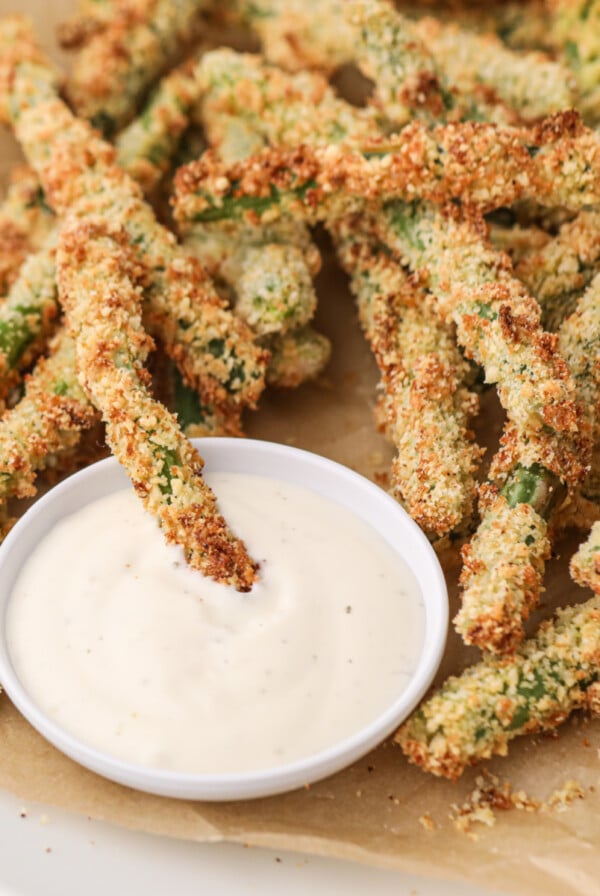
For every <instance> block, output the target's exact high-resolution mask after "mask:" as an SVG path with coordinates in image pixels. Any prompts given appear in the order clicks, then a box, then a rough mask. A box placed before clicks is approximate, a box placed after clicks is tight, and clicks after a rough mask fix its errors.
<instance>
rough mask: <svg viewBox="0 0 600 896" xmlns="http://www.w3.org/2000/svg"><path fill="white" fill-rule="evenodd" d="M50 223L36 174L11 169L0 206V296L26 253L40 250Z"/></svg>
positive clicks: (13, 277)
mask: <svg viewBox="0 0 600 896" xmlns="http://www.w3.org/2000/svg"><path fill="white" fill-rule="evenodd" d="M53 223H54V216H53V214H52V212H51V211H50V209H49V208H48V206H47V205H46V204H45V201H44V195H43V193H42V190H41V187H40V185H39V181H38V179H37V177H36V175H35V172H34V171H32V170H31V168H28V167H27V166H26V165H19V166H17V167H16V168H14V169H13V171H12V172H11V180H10V184H9V187H8V193H7V195H6V199H5V200H4V202H3V203H2V205H1V206H0V296H3V295H5V293H6V291H7V290H8V289H9V287H10V286H11V285H12V284H13V283H14V281H15V279H16V277H17V274H18V272H19V268H20V267H21V265H22V264H23V262H24V261H25V258H26V257H27V255H28V253H29V252H32V251H34V250H36V249H39V248H40V247H41V245H42V243H43V241H44V239H45V238H46V237H47V236H48V233H49V231H50V229H51V227H52V225H53Z"/></svg>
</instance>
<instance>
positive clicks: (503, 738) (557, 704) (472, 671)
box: [396, 597, 600, 780]
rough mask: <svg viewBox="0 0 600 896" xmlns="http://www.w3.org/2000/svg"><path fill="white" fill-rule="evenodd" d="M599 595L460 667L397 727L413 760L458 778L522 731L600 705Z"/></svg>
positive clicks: (543, 727) (503, 752) (505, 747)
mask: <svg viewBox="0 0 600 896" xmlns="http://www.w3.org/2000/svg"><path fill="white" fill-rule="evenodd" d="M599 679H600V598H598V597H595V598H593V599H592V600H589V601H587V603H584V604H581V605H579V606H576V607H567V608H566V609H563V610H559V611H558V612H557V613H556V616H555V617H554V618H553V619H552V620H550V621H548V622H543V623H542V625H541V626H540V628H539V630H538V632H537V634H536V635H534V637H532V638H528V639H527V640H526V641H524V642H523V643H522V644H521V645H520V647H519V648H518V650H517V651H516V653H515V654H514V655H513V656H510V657H501V658H496V657H490V656H488V657H486V658H484V659H483V660H481V662H479V663H477V664H476V665H474V666H471V667H470V668H468V669H466V670H465V671H464V672H463V673H462V675H453V676H452V677H450V678H448V679H447V681H446V682H445V683H444V684H443V685H442V686H441V688H440V689H439V690H437V691H436V692H435V693H434V694H433V696H431V697H429V698H428V699H427V700H426V701H425V702H424V703H423V704H421V706H420V707H419V709H417V711H416V712H414V713H413V715H412V716H411V718H410V719H409V720H408V722H406V723H405V724H404V725H403V726H402V727H401V728H400V730H399V731H398V732H397V734H396V741H397V742H398V743H399V744H400V746H401V747H402V749H403V751H404V753H405V754H406V756H407V757H408V759H409V760H410V761H411V762H414V763H415V764H416V765H419V766H421V768H423V769H424V770H425V771H429V772H432V773H433V774H434V775H443V776H444V777H447V778H452V779H453V780H456V779H457V778H458V777H460V775H461V774H462V772H463V771H464V770H465V768H467V766H469V765H473V764H475V763H477V762H480V761H481V760H482V759H489V758H490V757H491V756H493V755H500V756H505V755H506V754H507V752H508V744H509V742H510V741H511V740H512V739H513V738H515V737H518V736H519V735H522V734H530V733H532V732H535V731H547V730H551V729H553V728H556V727H557V726H558V725H560V724H561V723H562V722H564V721H565V720H566V719H567V718H568V716H569V715H570V714H571V713H572V712H573V711H574V710H576V709H580V708H590V709H594V708H596V707H597V706H598V702H597V701H598V681H599Z"/></svg>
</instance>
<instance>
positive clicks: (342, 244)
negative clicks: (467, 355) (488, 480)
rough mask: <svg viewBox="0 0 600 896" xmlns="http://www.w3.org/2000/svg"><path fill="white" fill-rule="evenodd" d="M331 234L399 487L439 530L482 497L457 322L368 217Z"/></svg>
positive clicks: (417, 514) (453, 524)
mask: <svg viewBox="0 0 600 896" xmlns="http://www.w3.org/2000/svg"><path fill="white" fill-rule="evenodd" d="M333 234H334V239H335V242H336V248H337V254H338V258H339V260H340V262H341V264H342V267H343V268H344V269H345V270H346V272H347V273H348V274H349V275H350V287H351V289H352V291H353V293H354V294H355V296H356V298H357V301H358V306H359V314H360V319H361V323H362V326H363V329H364V330H365V333H366V335H367V338H368V340H369V342H370V345H371V348H372V350H373V352H374V354H375V358H376V360H377V363H378V366H379V369H380V371H381V375H382V387H383V389H384V394H385V399H384V400H383V401H382V402H381V403H380V406H379V410H380V416H379V423H380V425H383V427H384V428H385V430H386V431H387V433H388V435H389V437H390V439H391V440H392V441H393V443H394V445H395V446H396V448H397V450H398V454H397V456H396V457H395V458H394V462H393V465H392V493H393V494H394V495H395V497H397V498H398V499H399V500H401V502H402V503H403V504H404V505H405V506H406V509H407V510H408V512H409V513H410V515H411V516H412V517H413V519H415V520H416V522H417V523H418V524H419V525H420V526H422V527H423V528H424V529H425V531H426V532H428V533H429V534H430V535H431V536H437V537H441V536H443V535H446V534H447V533H448V532H450V531H452V530H454V529H456V528H457V527H458V526H459V525H460V523H461V522H463V521H465V520H468V519H469V518H470V517H471V514H472V512H473V504H474V500H475V495H476V485H475V480H474V477H473V473H474V471H475V469H476V467H477V463H478V460H479V457H480V453H481V452H480V450H479V449H478V447H477V446H476V445H475V444H474V443H473V441H472V437H471V433H470V432H469V428H468V427H469V419H470V417H471V416H472V415H474V414H475V413H476V410H477V404H478V402H477V397H476V396H475V395H474V394H472V393H469V392H468V391H467V389H465V388H464V385H463V382H462V381H463V377H464V375H465V372H466V364H465V362H464V360H463V359H462V358H461V356H460V353H459V351H458V349H457V347H456V344H455V342H454V338H453V333H452V332H451V328H450V327H448V326H447V325H445V324H444V323H442V322H441V321H440V320H439V318H437V316H436V315H435V314H434V313H433V312H432V311H431V309H430V308H429V307H428V306H427V301H426V297H425V295H424V293H423V291H422V290H420V289H419V287H418V286H417V285H416V284H415V283H412V282H411V281H410V279H409V278H408V276H407V275H406V273H405V272H404V271H403V269H402V268H401V267H400V266H399V265H398V264H397V262H395V261H393V260H392V259H391V258H389V256H387V255H386V254H385V253H384V252H382V251H381V250H379V249H378V247H377V244H376V242H374V241H373V239H372V238H370V237H369V234H368V230H367V228H366V224H365V221H364V220H361V221H358V220H354V219H349V220H348V219H346V220H345V221H342V222H338V224H337V225H336V227H335V229H334V231H333ZM382 410H383V414H384V418H383V419H382V417H381V411H382Z"/></svg>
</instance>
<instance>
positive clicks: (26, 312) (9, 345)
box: [0, 232, 59, 400]
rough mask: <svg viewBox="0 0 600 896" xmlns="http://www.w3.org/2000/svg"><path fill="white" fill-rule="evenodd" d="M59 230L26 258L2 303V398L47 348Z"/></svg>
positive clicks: (54, 303)
mask: <svg viewBox="0 0 600 896" xmlns="http://www.w3.org/2000/svg"><path fill="white" fill-rule="evenodd" d="M55 250H56V232H52V233H51V234H50V236H49V237H48V238H47V239H46V243H45V245H44V246H43V247H42V248H41V249H40V250H39V251H38V252H34V253H32V254H31V255H30V256H29V257H28V258H27V259H26V261H25V262H24V264H23V265H22V267H21V270H20V271H19V275H18V277H17V279H16V280H15V282H14V283H13V285H12V286H11V288H10V290H9V293H8V295H7V297H6V299H5V301H4V302H3V303H2V304H1V305H0V400H4V399H5V398H6V396H7V394H8V392H9V390H10V388H11V387H12V386H13V385H14V384H15V383H16V382H18V379H19V374H20V371H22V370H25V369H26V368H27V367H28V366H29V365H30V364H31V363H32V362H33V361H34V360H35V358H36V357H37V356H38V355H39V354H40V353H41V352H42V351H43V350H44V347H45V345H46V341H47V339H48V336H49V335H50V333H51V332H52V329H53V324H54V321H55V320H56V318H57V316H58V313H59V309H58V295H57V290H56V282H55V276H54V275H55V264H54V253H55Z"/></svg>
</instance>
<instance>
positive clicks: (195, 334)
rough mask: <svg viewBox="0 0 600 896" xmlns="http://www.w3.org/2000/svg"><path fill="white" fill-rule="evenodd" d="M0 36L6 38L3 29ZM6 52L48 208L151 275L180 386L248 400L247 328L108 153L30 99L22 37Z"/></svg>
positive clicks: (57, 104)
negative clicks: (107, 232) (127, 241)
mask: <svg viewBox="0 0 600 896" xmlns="http://www.w3.org/2000/svg"><path fill="white" fill-rule="evenodd" d="M8 21H9V23H10V21H11V20H8ZM8 29H9V34H10V25H9V26H8ZM1 30H2V34H3V36H4V35H6V31H7V25H6V22H3V23H1ZM10 50H11V52H10V53H9V54H8V59H7V61H6V69H5V71H6V75H7V79H6V80H7V83H8V85H9V96H8V99H9V105H10V106H11V108H12V109H16V113H15V115H14V116H13V119H12V124H13V127H14V129H15V132H16V134H17V137H18V138H19V139H20V140H21V142H22V144H23V146H24V149H25V152H26V154H27V155H28V156H29V159H30V162H31V163H32V165H33V167H35V169H36V171H37V173H38V176H39V177H40V182H41V183H42V186H43V187H44V190H45V193H46V196H47V199H48V202H49V203H50V204H51V205H52V206H53V207H54V208H55V209H56V210H57V211H58V212H59V213H64V212H65V211H66V210H69V211H70V212H72V213H73V212H76V213H77V214H78V215H81V216H86V215H89V214H92V213H93V214H101V215H103V216H106V217H107V218H109V219H110V220H112V221H114V222H115V223H119V222H122V223H123V225H124V226H125V227H126V228H127V230H128V233H129V234H130V237H131V239H132V241H133V243H134V244H135V246H136V248H137V251H138V253H139V256H140V259H142V260H143V262H144V264H145V265H147V266H148V268H149V270H150V272H151V273H150V277H149V283H148V288H147V292H146V309H145V311H146V321H147V323H148V326H149V327H150V329H151V330H152V331H153V332H156V331H157V330H160V332H161V334H162V336H163V339H164V343H165V346H166V349H167V352H168V353H169V354H171V356H172V357H173V358H174V360H176V362H177V363H178V365H179V366H180V368H181V370H182V373H183V375H184V377H185V379H186V381H187V382H188V383H189V384H190V385H192V386H193V387H195V388H197V389H198V390H199V391H200V392H201V393H203V398H204V400H205V401H207V403H209V404H220V405H225V404H227V403H229V404H238V403H241V404H244V403H250V404H252V403H253V402H255V400H256V398H257V397H258V394H259V393H260V391H261V389H262V386H263V382H264V379H263V377H264V357H263V354H262V353H261V351H260V350H259V349H257V347H256V346H255V345H254V344H253V342H252V339H251V333H250V331H249V330H248V328H247V327H246V326H245V325H244V324H243V323H242V321H241V320H239V319H236V318H234V317H233V316H232V315H231V313H230V312H229V311H227V310H226V309H225V308H224V306H223V303H222V302H221V300H220V299H219V297H218V296H217V294H216V293H215V292H214V289H213V287H212V284H211V283H210V281H209V280H208V278H207V277H206V275H205V273H204V272H203V271H202V269H201V268H200V266H199V265H198V264H197V262H196V261H195V260H194V259H193V258H192V257H191V256H189V255H188V254H187V253H186V252H184V251H183V250H182V249H181V248H180V247H178V246H177V243H176V241H175V239H174V237H173V235H172V234H170V233H169V232H168V231H167V230H166V229H165V228H164V227H162V226H161V225H159V224H158V223H157V221H156V219H155V217H154V215H153V213H152V211H151V209H150V208H149V206H147V205H146V204H145V203H144V202H143V201H142V200H141V198H140V195H139V189H138V188H137V187H136V186H135V185H134V183H133V182H132V181H131V180H130V179H129V178H128V177H127V176H126V175H125V174H124V173H123V172H122V171H121V170H120V169H119V168H118V167H117V166H116V164H115V163H114V151H113V150H112V148H111V147H109V146H108V145H107V144H106V143H104V142H103V141H102V140H100V139H99V138H97V137H96V136H95V135H94V134H93V132H92V131H91V130H90V128H89V127H88V126H87V125H86V124H84V123H83V122H81V121H78V120H77V119H76V118H74V116H73V115H72V114H71V113H70V111H69V110H68V109H67V107H66V106H65V104H64V103H63V102H62V101H61V100H59V99H58V98H57V97H53V98H50V99H48V96H47V93H46V91H45V90H42V91H41V93H38V89H37V79H35V78H34V79H33V80H32V77H33V75H32V71H31V64H30V63H28V62H27V61H23V60H27V59H28V58H29V57H30V56H31V55H32V54H33V53H35V47H34V43H33V40H32V37H31V34H30V33H29V32H27V30H26V31H25V33H23V32H22V31H21V32H20V34H19V35H18V40H17V41H15V43H14V44H11V46H10ZM2 65H3V66H4V65H5V60H4V59H3V60H2ZM38 67H40V68H41V69H42V72H45V71H46V69H47V66H46V67H44V66H43V65H41V66H40V65H39V63H38ZM36 72H37V69H36ZM33 74H36V73H35V72H34V73H33ZM45 80H46V81H48V80H49V78H48V76H46V78H45ZM1 99H2V97H1V96H0V101H1Z"/></svg>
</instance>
